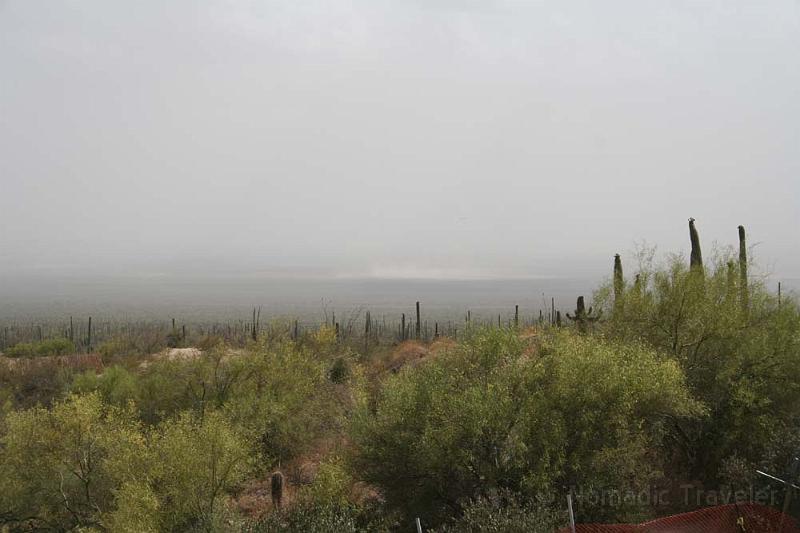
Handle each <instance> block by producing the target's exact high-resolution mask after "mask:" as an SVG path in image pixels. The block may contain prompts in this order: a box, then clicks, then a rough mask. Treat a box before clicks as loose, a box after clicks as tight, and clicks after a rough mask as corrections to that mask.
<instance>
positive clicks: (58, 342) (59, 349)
mask: <svg viewBox="0 0 800 533" xmlns="http://www.w3.org/2000/svg"><path fill="white" fill-rule="evenodd" d="M70 353H75V345H74V344H73V343H72V341H71V340H69V339H60V338H59V339H48V340H44V341H41V342H32V343H19V344H15V345H14V346H11V347H10V348H8V349H7V350H6V352H5V354H6V355H7V356H8V357H43V356H48V355H65V354H70Z"/></svg>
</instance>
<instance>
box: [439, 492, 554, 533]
mask: <svg viewBox="0 0 800 533" xmlns="http://www.w3.org/2000/svg"><path fill="white" fill-rule="evenodd" d="M462 508H463V512H462V514H461V515H460V516H458V517H457V518H454V519H453V520H451V521H449V522H448V523H447V524H445V525H443V526H442V527H441V528H439V529H437V530H436V531H438V532H440V533H484V532H488V533H552V532H553V531H557V530H558V529H559V528H561V527H563V526H564V525H565V524H566V523H567V520H568V517H567V516H566V512H565V511H563V510H562V511H553V510H552V509H551V508H550V507H549V506H548V504H547V503H543V502H536V501H534V502H525V501H524V500H522V499H521V498H519V497H518V496H517V495H515V494H514V493H513V492H509V491H505V490H501V491H500V492H499V494H496V495H493V496H491V497H478V498H476V499H475V500H471V501H468V502H466V503H464V504H463V505H462Z"/></svg>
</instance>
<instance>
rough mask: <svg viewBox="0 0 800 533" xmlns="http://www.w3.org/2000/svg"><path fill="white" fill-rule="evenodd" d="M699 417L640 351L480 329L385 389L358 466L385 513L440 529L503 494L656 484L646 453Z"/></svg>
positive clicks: (653, 358)
mask: <svg viewBox="0 0 800 533" xmlns="http://www.w3.org/2000/svg"><path fill="white" fill-rule="evenodd" d="M537 351H538V352H539V353H538V354H537V355H535V356H534V355H533V354H534V353H536V352H537ZM700 412H701V410H700V408H699V406H698V405H697V404H696V403H695V402H693V401H692V400H691V398H690V397H689V394H688V391H687V389H686V386H685V383H684V377H683V374H682V373H681V371H680V368H679V367H678V366H677V365H676V364H674V363H673V362H669V361H662V360H660V358H659V357H658V356H657V354H655V353H654V352H652V351H650V350H648V349H647V348H645V347H644V346H643V345H640V344H629V345H618V344H615V343H610V342H607V341H603V340H602V339H588V338H584V337H580V336H576V335H574V334H572V333H569V332H562V333H559V334H555V335H553V336H550V337H548V338H547V339H546V341H545V342H543V343H542V344H541V345H540V346H538V347H531V346H527V345H526V344H525V342H523V341H522V340H521V339H520V338H519V337H518V336H516V335H515V334H514V332H513V331H511V330H500V329H494V330H482V331H480V332H478V333H476V334H475V335H473V336H472V337H471V338H470V339H468V340H467V341H465V342H464V343H463V344H462V345H461V346H460V347H459V349H457V350H453V351H451V352H447V353H443V354H441V355H440V356H439V357H438V358H436V359H434V360H432V361H430V362H428V363H426V364H423V365H420V366H418V367H416V368H414V369H406V370H404V371H402V372H401V373H400V374H398V375H396V376H395V377H393V378H391V379H389V380H388V381H387V383H386V384H385V385H384V387H383V389H382V390H381V392H380V393H379V396H378V398H377V400H376V405H375V406H374V409H370V408H367V407H365V408H363V409H362V410H361V412H359V413H358V415H357V417H356V419H355V421H354V424H353V434H352V437H353V439H354V441H355V444H356V445H357V451H356V453H355V455H354V458H353V461H354V466H355V468H356V470H357V471H358V472H360V473H361V474H362V476H364V478H366V479H367V480H368V481H371V482H373V483H376V484H377V485H378V486H380V487H381V488H382V490H383V492H384V494H385V496H386V499H387V502H388V503H389V504H390V505H392V506H393V507H396V508H399V509H401V510H403V511H404V512H405V514H406V515H407V516H412V515H413V514H414V513H416V514H418V515H419V516H422V517H423V518H425V519H426V520H427V522H428V523H433V524H436V523H439V522H441V521H442V520H444V518H445V517H446V516H448V515H449V514H451V513H452V512H453V510H454V509H458V508H459V506H460V502H461V501H463V500H464V499H465V498H472V497H476V496H480V495H487V494H490V493H491V492H492V491H494V490H496V489H498V488H508V489H511V490H514V491H519V492H521V493H522V494H524V495H528V496H532V495H534V494H536V493H539V492H547V493H552V492H553V491H554V490H557V488H558V487H561V486H563V485H570V484H581V485H584V486H595V487H614V488H625V487H630V488H639V487H641V486H642V485H644V484H645V483H646V482H648V481H651V480H652V479H653V478H654V477H655V476H656V475H657V473H658V468H657V467H658V466H659V465H657V464H655V465H654V464H652V461H651V460H650V459H649V458H648V457H647V453H646V451H647V448H648V446H653V445H658V444H660V443H661V440H662V438H663V436H664V435H663V427H664V420H665V419H666V418H667V417H678V418H680V417H691V416H696V415H698V414H700ZM634 511H637V510H634ZM602 512H604V510H602V509H592V508H590V507H589V505H588V504H587V507H586V509H584V510H583V516H587V517H588V516H595V517H601V513H602Z"/></svg>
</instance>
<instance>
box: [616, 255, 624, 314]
mask: <svg viewBox="0 0 800 533" xmlns="http://www.w3.org/2000/svg"><path fill="white" fill-rule="evenodd" d="M624 291H625V282H624V279H623V277H622V258H621V257H620V256H619V254H614V309H619V308H620V307H621V306H622V297H623V293H624Z"/></svg>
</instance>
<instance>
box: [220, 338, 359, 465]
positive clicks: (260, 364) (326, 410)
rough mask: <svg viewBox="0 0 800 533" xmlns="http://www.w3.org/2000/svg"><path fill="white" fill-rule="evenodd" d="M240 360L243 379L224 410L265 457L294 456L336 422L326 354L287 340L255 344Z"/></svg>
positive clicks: (338, 412)
mask: <svg viewBox="0 0 800 533" xmlns="http://www.w3.org/2000/svg"><path fill="white" fill-rule="evenodd" d="M241 364H242V365H243V368H244V372H245V373H246V375H247V376H248V379H245V380H242V381H241V382H240V383H238V385H237V387H236V389H235V390H236V392H235V394H232V395H230V397H229V399H228V401H227V402H225V405H224V410H225V412H226V413H227V415H228V416H229V417H230V419H231V420H232V421H233V423H234V424H235V425H236V426H237V427H238V428H239V430H240V431H241V432H242V433H243V434H245V435H248V436H249V438H250V439H251V440H253V441H254V442H259V443H260V444H261V449H262V452H263V454H264V456H265V457H266V458H267V459H268V460H271V461H277V460H288V459H289V458H292V457H295V456H297V455H299V454H301V453H303V452H304V451H305V450H308V449H309V448H310V446H311V445H312V444H313V443H314V442H315V440H316V439H318V438H319V437H321V436H322V435H323V434H324V433H325V432H326V431H333V430H335V429H336V428H337V427H341V425H342V423H343V421H342V406H343V402H342V400H341V399H340V398H339V397H338V396H337V395H336V389H335V384H333V383H332V382H331V381H330V380H328V379H327V375H326V374H327V372H326V370H327V365H328V363H327V362H326V361H325V360H321V359H320V358H318V357H315V356H314V354H312V353H311V352H309V351H307V350H305V349H303V348H301V347H298V346H296V345H295V344H294V343H292V342H286V343H281V344H279V345H277V346H266V345H261V346H260V347H256V348H255V349H254V351H253V352H252V353H250V354H248V356H247V357H246V358H243V359H242V361H241ZM344 400H345V401H346V399H344Z"/></svg>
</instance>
